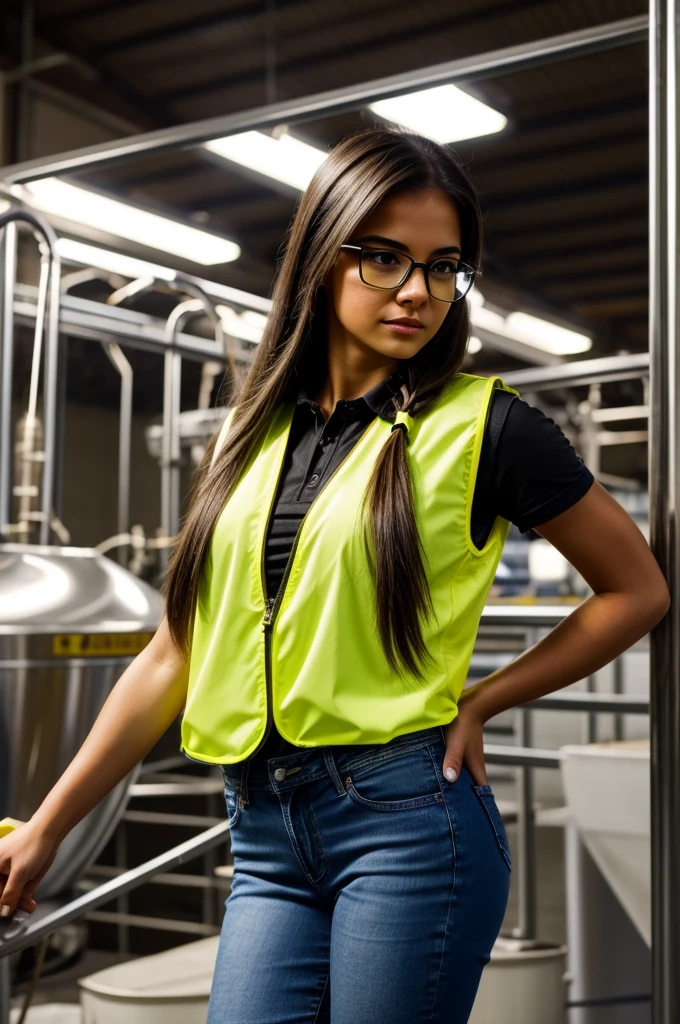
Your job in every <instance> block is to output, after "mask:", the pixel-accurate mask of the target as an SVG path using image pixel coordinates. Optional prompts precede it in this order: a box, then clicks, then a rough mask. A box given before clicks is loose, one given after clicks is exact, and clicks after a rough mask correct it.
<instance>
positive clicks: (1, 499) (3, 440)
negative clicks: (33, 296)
mask: <svg viewBox="0 0 680 1024" xmlns="http://www.w3.org/2000/svg"><path fill="white" fill-rule="evenodd" d="M0 246H1V248H0V265H1V266H2V320H1V321H0V331H1V332H2V336H1V337H0V345H1V346H2V354H1V355H0V370H1V372H0V538H5V539H7V540H10V539H11V538H10V536H9V524H10V520H11V515H12V497H11V496H12V465H13V460H12V373H13V369H14V281H15V278H16V260H17V228H16V224H15V223H14V222H12V221H10V222H9V223H7V224H6V225H5V230H4V232H3V234H2V238H1V239H0Z"/></svg>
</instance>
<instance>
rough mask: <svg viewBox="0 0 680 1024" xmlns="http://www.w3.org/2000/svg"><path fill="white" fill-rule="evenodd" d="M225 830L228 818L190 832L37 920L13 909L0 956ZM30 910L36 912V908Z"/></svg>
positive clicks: (214, 842)
mask: <svg viewBox="0 0 680 1024" xmlns="http://www.w3.org/2000/svg"><path fill="white" fill-rule="evenodd" d="M227 832H229V822H228V821H226V820H225V821H223V822H220V824H219V825H214V826H213V827H212V828H209V829H206V831H205V832H201V833H199V835H197V836H193V837H192V838H191V839H188V840H187V841H186V842H184V843H180V844H179V846H173V848H172V849H171V850H168V851H167V852H166V853H161V854H159V856H158V857H153V858H152V859H151V860H149V861H146V863H144V864H140V865H138V866H137V867H135V868H131V869H130V870H129V871H126V872H125V874H123V875H119V876H118V877H117V878H114V879H112V880H111V881H110V882H105V883H104V884H103V885H99V886H97V888H96V889H92V890H91V891H90V892H87V893H84V894H83V895H82V896H79V897H78V898H77V899H75V900H72V901H71V902H70V903H67V904H65V906H63V907H59V909H57V910H54V911H52V912H51V913H48V914H47V915H46V916H45V917H43V918H41V919H40V920H37V921H31V923H29V924H27V923H26V922H27V920H29V921H30V919H31V918H32V917H33V915H32V914H28V913H26V912H25V911H15V914H14V915H13V917H12V918H11V919H10V920H9V921H8V922H6V923H4V922H3V923H0V959H2V958H4V957H6V956H9V954H10V953H15V952H18V951H19V950H20V949H24V948H25V947H26V946H31V945H33V943H35V942H36V941H37V940H38V939H41V938H42V937H43V936H45V935H49V934H50V932H53V931H54V930H55V929H56V928H59V927H61V926H62V925H65V924H68V923H69V922H70V921H76V920H77V919H78V918H80V917H83V916H84V914H86V913H87V912H88V911H89V910H92V909H94V908H95V907H99V906H101V905H102V904H103V903H108V902H109V901H110V900H112V899H115V897H116V896H122V895H124V893H126V892H130V891H131V890H132V889H136V888H137V886H139V885H141V884H142V883H143V882H146V881H147V880H148V879H149V878H153V876H154V875H157V874H159V872H161V871H167V870H170V869H172V868H175V867H177V865H179V864H184V863H185V862H186V861H189V860H192V859H193V858H194V857H198V856H200V854H202V853H205V851H206V850H210V849H212V848H213V847H214V846H219V845H220V843H223V842H224V837H225V835H226V833H227ZM34 913H38V911H35V912H34ZM17 915H20V916H17ZM3 933H4V935H5V936H7V937H6V938H3V937H2V935H3ZM8 933H9V934H8Z"/></svg>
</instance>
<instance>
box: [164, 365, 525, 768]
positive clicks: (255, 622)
mask: <svg viewBox="0 0 680 1024" xmlns="http://www.w3.org/2000/svg"><path fill="white" fill-rule="evenodd" d="M494 387H501V388H502V389H504V390H505V391H510V392H512V393H513V394H518V392H517V391H515V390H514V389H513V388H511V387H509V386H508V385H507V384H505V382H504V381H503V380H502V378H500V377H490V378H487V377H480V376H475V375H472V374H467V373H458V374H457V375H456V376H455V378H454V379H453V380H452V381H451V382H450V383H449V384H448V385H447V386H446V387H445V388H444V390H443V391H442V393H441V394H440V395H439V397H438V398H437V400H436V401H435V403H434V404H433V405H432V406H431V407H430V408H429V409H428V410H427V412H425V413H423V414H421V415H418V416H416V417H414V418H413V420H412V421H409V422H410V428H409V446H408V448H407V458H408V459H409V462H410V467H411V475H412V479H413V496H414V504H415V513H416V522H417V525H418V530H419V533H420V537H421V540H422V543H423V547H424V551H425V555H426V562H425V566H426V571H427V578H428V582H429V587H430V593H431V595H432V603H433V608H434V612H435V616H434V617H433V616H432V615H430V617H429V619H428V621H427V622H426V623H425V624H424V626H423V636H424V639H425V642H426V643H427V647H428V649H429V651H430V652H431V654H432V655H433V661H432V662H431V663H430V664H429V666H425V667H424V669H423V671H424V673H426V678H425V681H424V682H423V681H420V680H418V679H417V677H415V676H413V675H411V674H406V675H405V676H403V677H401V678H400V677H399V676H398V675H397V674H396V673H395V672H393V671H392V670H391V669H390V667H389V665H388V663H387V660H386V658H385V655H384V652H383V649H382V645H381V643H380V640H379V636H378V632H377V627H376V625H375V587H374V584H373V581H372V579H371V575H370V572H369V566H368V561H367V557H366V553H365V551H364V547H363V540H362V539H361V534H360V532H359V527H358V522H359V520H358V518H357V517H358V513H359V509H360V504H361V500H362V498H363V495H364V492H365V490H366V487H367V485H368V482H369V478H370V476H371V472H372V470H373V466H374V465H375V462H376V460H377V458H378V456H379V454H380V451H381V449H382V447H383V445H384V444H385V443H386V441H387V440H388V438H389V436H390V431H391V429H392V424H391V423H390V422H389V421H388V420H385V419H382V418H381V417H380V416H376V417H375V419H373V420H372V421H371V422H370V424H369V425H368V427H367V428H366V429H365V431H364V433H363V434H362V435H361V437H360V438H359V440H358V441H357V443H356V444H355V446H354V448H352V450H351V451H350V452H349V454H348V455H347V456H346V457H345V458H344V460H343V461H342V463H341V464H340V465H339V466H338V467H337V469H336V470H335V472H334V473H333V474H332V475H331V478H330V479H329V480H328V482H327V483H326V485H325V486H324V487H323V489H322V490H321V491H320V492H319V493H318V495H317V496H316V497H315V498H314V500H313V502H312V504H311V505H310V507H309V509H308V511H307V513H306V515H305V516H304V519H303V521H302V523H301V526H300V528H299V530H298V533H297V536H296V540H295V543H294V544H293V549H292V551H291V553H290V557H289V559H288V565H287V567H286V573H285V574H284V578H283V581H282V585H281V587H280V588H279V592H278V594H277V596H276V600H275V601H274V603H273V605H272V603H271V602H268V601H267V600H266V598H265V594H266V591H265V579H264V544H265V537H266V530H267V525H268V520H269V516H270V513H271V510H272V506H273V503H274V498H275V495H276V490H277V484H278V481H279V478H280V474H281V472H282V468H283V460H284V454H285V451H286V443H287V440H288V434H289V430H290V425H291V422H292V418H293V412H294V409H295V403H294V402H292V401H286V402H283V403H281V404H280V405H279V406H278V407H277V409H276V410H275V412H274V414H273V416H272V418H271V421H270V423H269V427H268V430H267V433H266V435H265V438H264V440H263V442H262V445H261V447H260V448H259V450H258V451H257V453H256V454H255V455H254V456H251V458H250V460H249V461H248V463H247V465H246V467H245V469H244V471H243V472H242V473H241V476H240V478H239V481H238V483H237V485H236V488H235V489H234V491H233V492H232V494H231V496H230V498H229V500H228V501H227V502H226V503H225V506H224V508H223V510H222V512H221V513H220V516H219V518H218V521H217V524H216V526H215V530H214V532H213V536H212V540H211V542H210V545H209V549H208V553H207V555H206V560H205V565H204V570H203V573H202V576H201V583H200V587H199V598H198V601H197V605H196V612H195V616H194V631H193V639H192V646H191V657H190V666H189V681H188V692H187V701H186V707H185V710H184V716H183V719H182V730H181V746H180V749H181V750H183V751H184V753H185V754H187V755H188V756H189V757H191V758H194V759H196V760H198V761H208V762H211V763H213V764H232V763H235V762H238V761H242V760H244V759H245V758H247V757H249V756H250V754H252V753H253V752H254V751H255V750H256V749H257V748H258V747H259V746H260V745H261V744H262V743H263V741H264V739H265V738H266V735H268V733H269V730H270V728H271V723H272V721H273V722H275V724H276V727H277V729H278V730H279V732H280V733H281V735H282V736H283V737H284V738H285V739H286V740H289V741H290V742H291V743H294V744H296V745H298V746H300V747H318V746H322V745H324V744H336V743H337V744H354V743H364V744H374V743H386V742H387V741H388V740H390V739H393V738H394V737H396V736H399V735H402V734H403V733H408V732H413V731H415V730H419V729H426V728H428V727H430V726H436V725H447V724H448V723H449V722H451V721H452V720H453V719H454V718H455V716H456V714H457V701H458V698H459V696H460V693H461V691H462V689H463V686H464V685H465V680H466V677H467V671H468V667H469V663H470V658H471V656H472V650H473V647H474V642H475V637H476V635H477V628H478V625H479V620H480V617H481V614H482V610H483V608H484V603H485V600H486V597H487V595H488V592H489V589H490V587H491V584H492V583H493V580H494V576H495V574H496V569H497V566H498V562H499V560H500V557H501V553H502V550H503V544H504V543H505V539H506V537H507V533H508V529H509V527H510V524H509V522H508V521H507V520H506V519H502V518H501V517H497V518H496V521H495V523H494V526H493V529H492V531H491V534H490V536H489V538H488V540H487V542H486V544H485V545H484V547H483V548H482V549H481V550H478V549H477V548H476V547H475V545H474V543H473V541H472V539H471V536H470V518H471V517H470V514H471V508H472V497H473V493H474V485H475V478H476V475H477V467H478V465H479V455H480V450H481V445H482V438H483V435H484V428H485V424H486V417H487V412H488V407H489V400H490V398H491V393H492V390H493V388H494ZM229 416H231V413H230V414H229ZM228 428H229V418H228V420H227V421H225V424H224V425H223V428H222V431H221V433H220V438H219V439H218V445H219V443H220V441H221V440H223V438H224V437H225V436H226V431H227V430H228ZM215 450H216V452H217V450H218V446H216V449H215Z"/></svg>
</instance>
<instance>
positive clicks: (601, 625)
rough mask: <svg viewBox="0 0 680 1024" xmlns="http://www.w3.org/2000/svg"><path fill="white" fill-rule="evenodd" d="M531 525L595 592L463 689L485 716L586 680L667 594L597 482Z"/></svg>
mask: <svg viewBox="0 0 680 1024" xmlns="http://www.w3.org/2000/svg"><path fill="white" fill-rule="evenodd" d="M536 532H537V533H540V534H541V536H542V537H545V539H546V540H547V541H550V543H551V544H552V545H553V546H554V547H556V548H557V549H558V551H561V552H562V554H563V555H564V557H565V558H566V559H567V560H568V561H569V562H571V564H572V565H573V566H574V568H575V569H576V570H577V571H578V572H579V573H580V574H581V576H582V577H583V578H584V579H585V581H586V583H587V584H588V585H589V586H590V588H591V589H592V590H593V591H594V593H593V595H592V596H591V597H589V598H587V599H586V600H585V601H584V602H583V603H582V604H581V605H579V606H578V607H577V608H575V609H574V611H573V612H572V613H571V615H569V616H568V617H567V618H566V619H565V620H564V621H563V622H561V623H560V624H559V625H558V626H555V628H554V629H552V630H551V631H550V633H548V634H547V636H544V637H543V638H542V639H541V640H539V642H538V643H537V644H535V645H534V646H533V647H531V648H529V650H528V651H524V652H523V653H522V654H521V655H520V656H519V657H517V658H515V660H514V661H512V662H511V663H510V664H509V665H506V666H505V667H504V668H502V669H499V670H498V671H497V672H494V673H492V674H491V675H490V676H487V678H486V679H484V680H482V681H481V682H480V683H478V684H477V685H476V686H474V687H471V688H470V689H469V690H466V691H465V693H464V695H463V696H462V698H461V704H462V703H463V702H464V703H465V704H466V706H467V705H468V702H470V705H474V707H475V708H476V710H477V712H478V714H480V715H481V716H482V718H483V720H485V721H486V720H487V719H489V718H491V717H492V716H493V715H497V714H499V713H500V712H501V711H505V710H506V709H508V708H511V707H514V706H515V705H517V704H523V703H524V702H525V701H528V700H533V699H534V698H536V697H541V696H543V695H544V694H546V693H552V691H554V690H559V689H561V688H562V687H563V686H568V685H569V684H570V683H575V682H577V681H578V680H579V679H584V678H585V677H586V676H589V675H590V674H591V673H593V672H595V671H597V669H599V668H602V666H603V665H607V664H609V662H611V661H613V660H614V659H615V658H616V657H617V656H618V655H619V654H621V653H622V652H623V651H626V650H627V649H628V648H629V647H631V646H632V645H633V644H634V643H635V642H636V641H637V640H639V639H640V638H641V637H643V636H645V635H646V634H647V633H649V631H650V630H651V629H652V628H653V627H654V626H656V624H657V623H658V622H660V620H661V619H662V618H663V617H664V615H665V614H666V612H667V610H668V607H669V603H670V595H669V591H668V586H667V585H666V581H665V579H664V577H663V574H662V572H661V569H660V568H659V565H658V562H657V561H656V559H655V558H654V555H653V554H652V552H651V550H650V548H649V545H648V544H647V541H646V540H645V538H644V536H643V535H642V533H641V532H640V530H639V529H638V527H637V525H636V523H635V522H634V521H633V520H632V519H631V518H630V516H629V515H628V513H627V512H626V511H625V510H624V509H623V508H622V507H621V506H620V505H619V503H618V502H617V501H615V499H614V498H612V497H611V495H610V494H609V493H608V491H606V490H605V488H604V487H602V485H601V484H599V483H598V482H597V481H595V483H593V485H592V487H591V488H590V490H589V491H588V492H587V494H585V495H584V497H583V498H581V500H580V501H577V502H576V504H575V505H573V506H572V507H571V508H570V509H567V511H566V512H563V513H562V514H561V515H559V516H556V517H555V518H554V519H552V520H551V521H550V522H549V523H545V524H544V525H543V526H538V527H536Z"/></svg>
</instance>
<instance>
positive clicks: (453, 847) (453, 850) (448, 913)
mask: <svg viewBox="0 0 680 1024" xmlns="http://www.w3.org/2000/svg"><path fill="white" fill-rule="evenodd" d="M428 753H429V755H430V757H431V758H432V763H433V765H434V769H435V774H436V776H437V782H438V783H439V788H440V789H441V791H442V803H443V805H444V808H445V810H446V816H447V818H448V822H449V833H450V835H451V859H452V861H453V878H452V880H451V891H450V893H449V905H448V907H447V908H446V921H445V923H444V938H443V940H442V952H441V959H440V961H439V970H438V971H437V980H436V982H435V986H434V996H433V999H432V1009H431V1010H430V1020H433V1019H434V1011H435V1008H436V1005H437V992H438V991H439V980H440V978H441V974H442V968H443V966H444V954H445V952H446V933H447V930H448V927H449V919H450V917H451V905H452V903H453V894H454V892H455V891H456V833H455V830H454V827H453V822H452V820H451V812H450V811H449V807H448V804H447V803H446V799H445V797H444V790H443V788H442V783H441V779H440V778H439V772H438V771H437V762H436V759H435V757H434V754H433V753H432V745H431V744H430V746H429V747H428Z"/></svg>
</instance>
